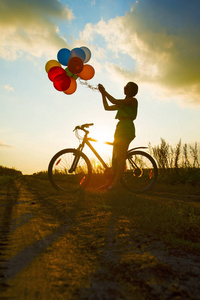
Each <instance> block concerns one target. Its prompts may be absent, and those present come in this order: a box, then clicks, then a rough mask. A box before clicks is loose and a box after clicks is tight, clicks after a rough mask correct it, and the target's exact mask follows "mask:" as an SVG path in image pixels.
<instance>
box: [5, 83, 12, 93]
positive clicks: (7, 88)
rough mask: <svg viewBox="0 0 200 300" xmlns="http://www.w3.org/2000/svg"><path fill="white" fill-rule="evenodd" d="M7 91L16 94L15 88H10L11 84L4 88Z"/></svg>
mask: <svg viewBox="0 0 200 300" xmlns="http://www.w3.org/2000/svg"><path fill="white" fill-rule="evenodd" d="M4 88H5V90H7V91H9V92H14V88H13V87H12V86H10V84H6V85H5V86H4Z"/></svg>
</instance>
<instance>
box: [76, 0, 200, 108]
mask: <svg viewBox="0 0 200 300" xmlns="http://www.w3.org/2000/svg"><path fill="white" fill-rule="evenodd" d="M199 11H200V2H198V1H196V0H191V1H186V0H176V1H174V0H168V1H160V0H140V1H136V2H135V4H134V5H133V6H132V8H131V10H130V11H129V12H127V13H126V14H125V16H121V17H119V16H118V17H116V18H114V19H110V20H109V21H108V22H105V21H104V20H103V19H101V21H99V22H98V23H97V24H95V25H92V24H87V26H86V27H85V29H84V31H83V32H82V33H81V37H82V38H83V39H84V40H85V41H88V42H89V43H92V42H94V40H95V39H96V38H97V37H98V36H102V37H104V40H105V43H106V48H107V49H108V50H110V51H112V53H113V54H115V55H116V56H117V55H118V56H120V55H122V54H123V55H126V56H127V57H129V58H131V59H132V60H133V61H134V62H135V67H134V68H133V69H132V70H131V71H130V69H128V68H127V70H126V69H125V65H123V67H122V66H121V65H119V64H115V65H112V71H113V70H115V72H116V74H121V75H123V76H124V77H129V78H130V76H131V78H132V80H136V81H137V82H139V83H140V84H145V83H147V84H153V85H154V86H155V85H157V87H158V88H162V89H163V91H165V92H166V95H170V94H172V95H178V96H181V97H182V98H183V99H184V98H185V99H187V101H190V102H192V103H193V104H200V97H199V96H200V72H199V70H200V55H199V51H200V50H199V49H200V35H199V29H200V18H199ZM109 58H110V57H109Z"/></svg>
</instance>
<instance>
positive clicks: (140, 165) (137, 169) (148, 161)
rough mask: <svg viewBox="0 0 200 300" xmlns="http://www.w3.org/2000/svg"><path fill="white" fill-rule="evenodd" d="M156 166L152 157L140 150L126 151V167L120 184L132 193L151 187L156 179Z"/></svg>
mask: <svg viewBox="0 0 200 300" xmlns="http://www.w3.org/2000/svg"><path fill="white" fill-rule="evenodd" d="M157 176H158V168H157V164H156V162H155V160H154V159H153V157H152V156H151V155H150V154H148V153H146V152H143V151H141V150H133V151H131V150H130V151H129V152H128V153H127V158H126V167H125V170H124V173H123V175H122V178H121V184H122V186H123V187H124V188H125V189H127V190H129V191H130V192H134V193H143V192H146V191H148V190H149V189H151V188H152V187H153V186H154V184H155V182H156V179H157Z"/></svg>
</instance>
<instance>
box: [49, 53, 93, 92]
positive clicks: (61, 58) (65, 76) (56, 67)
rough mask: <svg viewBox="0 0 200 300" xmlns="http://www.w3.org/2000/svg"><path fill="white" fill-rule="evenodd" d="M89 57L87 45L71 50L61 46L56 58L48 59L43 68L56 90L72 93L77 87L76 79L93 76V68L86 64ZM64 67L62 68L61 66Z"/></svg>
mask: <svg viewBox="0 0 200 300" xmlns="http://www.w3.org/2000/svg"><path fill="white" fill-rule="evenodd" d="M90 58H91V52H90V50H89V49H88V48H87V47H80V48H74V49H72V50H71V51H70V50H69V49H67V48H62V49H60V50H59V51H58V54H57V59H58V60H54V59H52V60H49V61H48V62H47V63H46V65H45V70H46V72H47V74H48V77H49V79H50V80H51V81H52V82H53V85H54V87H55V89H56V90H58V91H62V92H64V93H65V94H67V95H71V94H73V93H74V92H75V91H76V89H77V82H76V79H77V78H78V77H79V78H80V79H83V80H90V79H92V78H93V77H94V74H95V71H94V68H93V67H92V66H91V65H89V64H86V63H87V62H88V61H89V60H90ZM61 65H63V66H65V67H66V68H62V66H61Z"/></svg>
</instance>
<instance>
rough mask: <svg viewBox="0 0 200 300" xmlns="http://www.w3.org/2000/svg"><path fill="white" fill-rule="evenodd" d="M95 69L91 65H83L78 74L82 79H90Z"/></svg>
mask: <svg viewBox="0 0 200 300" xmlns="http://www.w3.org/2000/svg"><path fill="white" fill-rule="evenodd" d="M94 74H95V70H94V68H93V67H92V66H91V65H84V67H83V71H81V72H80V73H79V74H78V76H79V77H80V78H81V79H84V80H90V79H92V78H93V77H94Z"/></svg>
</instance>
